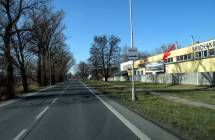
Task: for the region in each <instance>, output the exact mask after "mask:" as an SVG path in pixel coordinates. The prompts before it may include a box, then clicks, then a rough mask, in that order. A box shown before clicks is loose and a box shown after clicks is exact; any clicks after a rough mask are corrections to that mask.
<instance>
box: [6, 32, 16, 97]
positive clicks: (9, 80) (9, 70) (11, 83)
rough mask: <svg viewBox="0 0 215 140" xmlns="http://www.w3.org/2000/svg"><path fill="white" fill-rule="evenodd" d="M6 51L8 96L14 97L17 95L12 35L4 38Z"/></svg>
mask: <svg viewBox="0 0 215 140" xmlns="http://www.w3.org/2000/svg"><path fill="white" fill-rule="evenodd" d="M4 46H5V48H4V51H5V52H4V53H5V66H6V90H7V93H6V95H5V96H6V97H5V98H12V97H13V96H14V95H15V89H14V77H13V64H12V56H11V52H10V37H8V35H6V36H5V38H4Z"/></svg>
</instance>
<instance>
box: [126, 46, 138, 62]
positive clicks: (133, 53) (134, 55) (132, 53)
mask: <svg viewBox="0 0 215 140" xmlns="http://www.w3.org/2000/svg"><path fill="white" fill-rule="evenodd" d="M128 59H129V60H137V59H138V51H137V49H136V48H129V49H128Z"/></svg>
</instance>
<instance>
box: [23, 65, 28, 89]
mask: <svg viewBox="0 0 215 140" xmlns="http://www.w3.org/2000/svg"><path fill="white" fill-rule="evenodd" d="M21 76H22V86H23V90H24V92H28V81H27V76H26V72H25V70H24V69H22V70H21Z"/></svg>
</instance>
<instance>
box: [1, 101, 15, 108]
mask: <svg viewBox="0 0 215 140" xmlns="http://www.w3.org/2000/svg"><path fill="white" fill-rule="evenodd" d="M17 101H18V100H11V101H5V102H3V103H1V104H0V107H4V106H7V105H9V104H12V103H15V102H17Z"/></svg>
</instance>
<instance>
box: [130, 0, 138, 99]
mask: <svg viewBox="0 0 215 140" xmlns="http://www.w3.org/2000/svg"><path fill="white" fill-rule="evenodd" d="M129 7H130V8H129V9H130V30H131V48H132V49H133V48H134V38H133V25H132V0H129ZM131 97H132V101H136V100H137V98H136V93H135V85H134V60H132V89H131Z"/></svg>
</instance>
